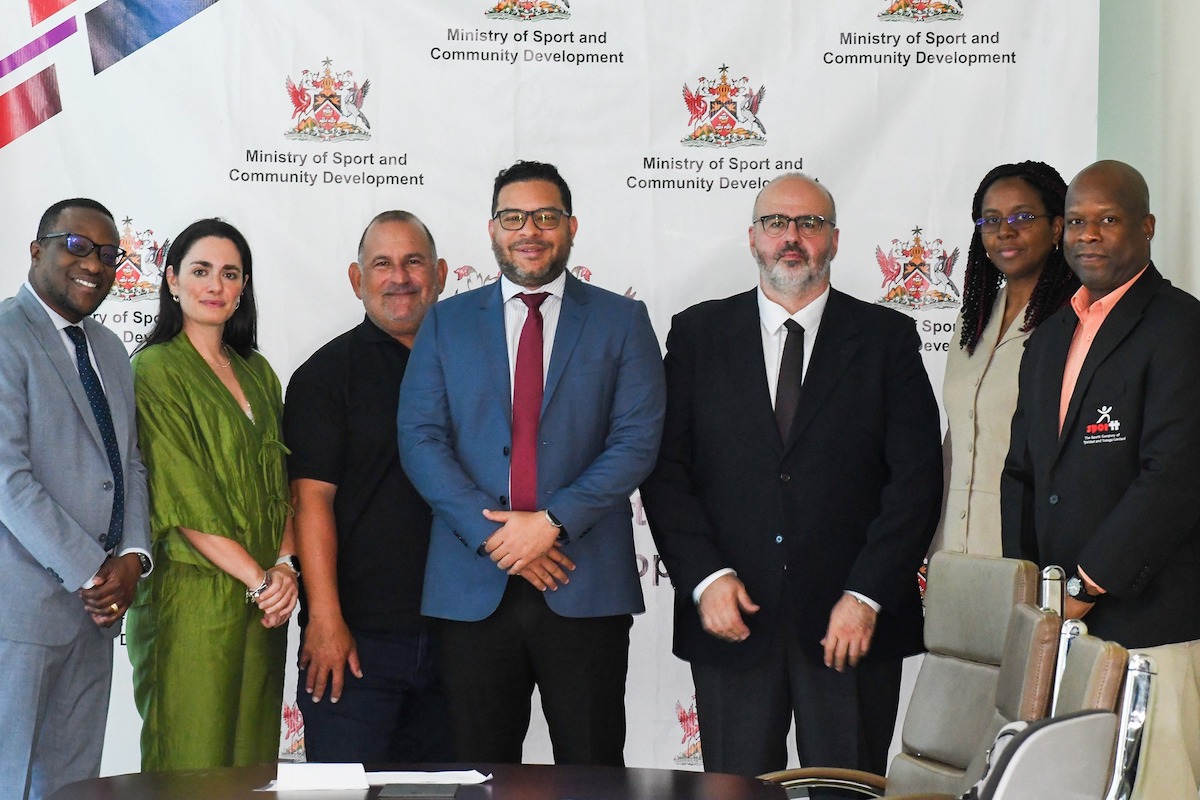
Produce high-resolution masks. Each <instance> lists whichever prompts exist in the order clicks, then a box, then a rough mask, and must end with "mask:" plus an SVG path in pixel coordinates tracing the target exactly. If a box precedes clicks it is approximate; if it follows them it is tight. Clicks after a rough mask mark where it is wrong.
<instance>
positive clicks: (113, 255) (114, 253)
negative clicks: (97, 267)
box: [39, 233, 128, 269]
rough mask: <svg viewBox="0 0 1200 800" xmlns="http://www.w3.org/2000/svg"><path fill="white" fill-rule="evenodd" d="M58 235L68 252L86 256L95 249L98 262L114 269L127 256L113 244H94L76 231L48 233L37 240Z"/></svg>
mask: <svg viewBox="0 0 1200 800" xmlns="http://www.w3.org/2000/svg"><path fill="white" fill-rule="evenodd" d="M60 236H62V237H64V238H65V240H66V247H67V252H68V253H70V254H71V255H73V256H79V257H80V258H86V257H87V256H89V255H91V253H92V251H93V250H95V251H96V258H97V259H99V260H100V263H101V264H103V265H104V266H106V267H112V268H113V269H116V268H117V267H119V266H121V264H122V262H124V261H125V258H126V256H128V253H126V252H125V251H124V250H122V249H121V248H119V247H117V246H116V245H115V244H96V243H95V242H93V241H92V240H91V239H89V238H87V237H86V236H80V235H79V234H78V233H48V234H46V235H45V236H43V237H41V239H39V241H45V240H46V239H57V238H58V237H60Z"/></svg>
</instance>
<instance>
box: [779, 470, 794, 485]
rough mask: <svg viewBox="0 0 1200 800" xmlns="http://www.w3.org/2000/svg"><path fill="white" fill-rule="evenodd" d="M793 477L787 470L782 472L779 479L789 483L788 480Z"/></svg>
mask: <svg viewBox="0 0 1200 800" xmlns="http://www.w3.org/2000/svg"><path fill="white" fill-rule="evenodd" d="M791 479H792V476H791V475H789V474H788V473H786V472H785V473H783V474H781V475H780V476H779V480H781V481H783V482H784V483H787V482H788V481H790V480H791Z"/></svg>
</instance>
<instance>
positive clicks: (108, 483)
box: [100, 481, 113, 492]
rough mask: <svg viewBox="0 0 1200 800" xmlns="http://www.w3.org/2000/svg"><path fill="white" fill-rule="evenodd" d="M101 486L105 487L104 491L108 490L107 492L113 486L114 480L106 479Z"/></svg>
mask: <svg viewBox="0 0 1200 800" xmlns="http://www.w3.org/2000/svg"><path fill="white" fill-rule="evenodd" d="M100 486H101V488H103V489H104V491H106V492H107V491H110V490H111V489H112V488H113V482H112V481H105V482H104V483H102V484H100Z"/></svg>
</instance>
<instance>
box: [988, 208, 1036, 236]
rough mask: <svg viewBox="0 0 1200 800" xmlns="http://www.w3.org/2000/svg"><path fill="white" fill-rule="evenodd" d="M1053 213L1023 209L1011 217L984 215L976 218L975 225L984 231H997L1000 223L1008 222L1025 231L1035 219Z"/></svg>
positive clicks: (1011, 226) (1015, 228) (1009, 225)
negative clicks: (1034, 212) (1031, 212)
mask: <svg viewBox="0 0 1200 800" xmlns="http://www.w3.org/2000/svg"><path fill="white" fill-rule="evenodd" d="M1051 216H1052V215H1051V214H1030V213H1029V212H1028V211H1022V212H1021V213H1020V214H1013V215H1012V216H1011V217H984V218H983V219H977V220H975V227H977V228H979V230H980V231H981V232H983V233H995V232H996V231H998V230H1000V223H1001V222H1007V223H1008V227H1010V228H1012V229H1013V230H1014V231H1023V230H1025V229H1026V228H1028V227H1029V226H1030V225H1032V224H1033V221H1034V220H1035V219H1042V218H1043V217H1045V218H1049V217H1051Z"/></svg>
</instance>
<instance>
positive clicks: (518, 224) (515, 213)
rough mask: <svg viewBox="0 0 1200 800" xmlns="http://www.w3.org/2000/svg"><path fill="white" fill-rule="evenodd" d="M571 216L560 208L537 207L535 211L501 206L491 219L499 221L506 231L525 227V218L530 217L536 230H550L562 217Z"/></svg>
mask: <svg viewBox="0 0 1200 800" xmlns="http://www.w3.org/2000/svg"><path fill="white" fill-rule="evenodd" d="M569 216H571V215H570V214H568V213H567V212H566V211H563V210H562V209H561V208H539V209H537V210H536V211H522V210H520V209H519V208H502V209H500V210H499V211H497V212H496V213H495V214H492V219H495V220H499V221H500V227H501V228H504V230H506V231H519V230H521V228H524V227H525V220H527V219H530V218H532V219H533V224H534V225H536V226H537V228H538V230H543V231H552V230H554V229H555V228H557V227H558V223H560V222H562V219H563V217H569Z"/></svg>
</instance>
